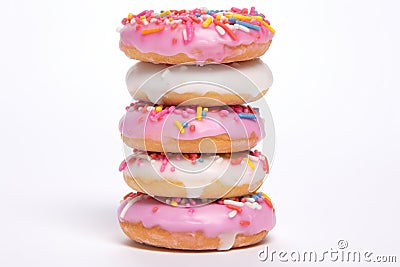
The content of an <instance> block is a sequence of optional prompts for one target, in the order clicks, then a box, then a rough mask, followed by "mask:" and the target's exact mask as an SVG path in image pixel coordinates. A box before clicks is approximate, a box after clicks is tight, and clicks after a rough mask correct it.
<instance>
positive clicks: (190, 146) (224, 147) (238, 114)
mask: <svg viewBox="0 0 400 267" xmlns="http://www.w3.org/2000/svg"><path fill="white" fill-rule="evenodd" d="M126 109H127V112H126V113H125V115H124V116H123V117H122V118H121V120H120V123H119V130H120V132H121V137H122V140H123V142H124V143H125V144H126V145H128V146H129V147H131V148H136V149H138V150H146V151H155V152H172V153H178V152H180V153H231V152H239V151H245V150H249V149H251V148H253V147H254V146H255V145H256V144H257V143H258V142H259V141H260V140H261V139H262V138H263V137H264V135H265V132H264V127H263V120H262V119H261V118H260V114H259V112H258V110H257V109H256V108H251V107H249V106H240V105H237V106H220V107H209V108H202V107H201V106H197V107H194V106H193V107H191V106H161V105H160V106H157V105H151V104H148V103H145V102H135V103H131V105H130V106H128V107H126Z"/></svg>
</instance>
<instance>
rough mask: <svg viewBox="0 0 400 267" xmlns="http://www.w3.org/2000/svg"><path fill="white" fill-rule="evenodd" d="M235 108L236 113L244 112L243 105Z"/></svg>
mask: <svg viewBox="0 0 400 267" xmlns="http://www.w3.org/2000/svg"><path fill="white" fill-rule="evenodd" d="M233 110H234V111H235V112H236V113H242V112H243V109H242V107H235V108H234V109H233Z"/></svg>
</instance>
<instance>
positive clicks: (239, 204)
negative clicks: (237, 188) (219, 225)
mask: <svg viewBox="0 0 400 267" xmlns="http://www.w3.org/2000/svg"><path fill="white" fill-rule="evenodd" d="M224 204H225V205H227V204H229V205H233V206H237V207H243V206H244V204H243V203H242V202H239V201H234V200H230V199H224Z"/></svg>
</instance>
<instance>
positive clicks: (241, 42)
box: [118, 8, 275, 64]
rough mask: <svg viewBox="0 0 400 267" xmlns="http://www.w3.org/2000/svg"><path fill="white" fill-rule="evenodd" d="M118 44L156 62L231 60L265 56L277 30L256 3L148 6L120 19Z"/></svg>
mask: <svg viewBox="0 0 400 267" xmlns="http://www.w3.org/2000/svg"><path fill="white" fill-rule="evenodd" d="M121 23H122V25H123V27H122V28H118V31H119V32H120V49H121V50H122V51H123V52H124V53H125V54H126V55H127V56H128V57H130V58H132V59H137V60H140V61H145V62H152V63H167V64H181V63H196V64H204V63H208V62H216V63H229V62H235V61H245V60H249V59H253V58H257V57H259V56H261V55H263V54H264V53H265V52H266V51H267V50H268V48H269V46H270V44H271V40H272V37H273V36H274V33H275V30H274V29H273V28H272V27H271V26H270V23H269V21H268V20H266V19H265V16H264V15H263V14H262V13H258V12H257V11H256V10H255V8H251V9H250V10H248V9H247V8H243V9H239V8H231V9H230V10H207V9H205V8H203V9H200V8H196V9H193V10H179V11H178V10H166V11H161V12H159V13H155V12H154V11H153V10H144V11H142V12H140V13H139V14H136V15H133V14H132V13H129V14H128V16H127V17H125V18H123V19H122V21H121Z"/></svg>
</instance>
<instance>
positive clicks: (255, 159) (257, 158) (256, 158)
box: [249, 155, 260, 162]
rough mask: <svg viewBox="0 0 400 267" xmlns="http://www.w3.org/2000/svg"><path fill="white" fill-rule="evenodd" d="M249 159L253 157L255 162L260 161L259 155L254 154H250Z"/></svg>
mask: <svg viewBox="0 0 400 267" xmlns="http://www.w3.org/2000/svg"><path fill="white" fill-rule="evenodd" d="M249 159H251V160H252V161H255V162H258V161H259V160H260V158H259V157H256V156H252V155H249Z"/></svg>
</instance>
